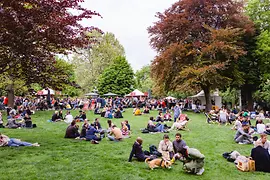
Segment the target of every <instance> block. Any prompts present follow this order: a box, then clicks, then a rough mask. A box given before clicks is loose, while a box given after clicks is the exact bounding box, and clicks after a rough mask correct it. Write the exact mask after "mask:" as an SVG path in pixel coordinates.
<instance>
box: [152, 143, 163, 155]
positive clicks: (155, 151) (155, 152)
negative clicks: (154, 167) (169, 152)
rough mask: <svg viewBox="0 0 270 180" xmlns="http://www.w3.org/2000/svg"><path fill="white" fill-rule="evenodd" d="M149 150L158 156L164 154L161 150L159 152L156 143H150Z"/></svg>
mask: <svg viewBox="0 0 270 180" xmlns="http://www.w3.org/2000/svg"><path fill="white" fill-rule="evenodd" d="M149 151H150V154H152V155H156V156H158V157H161V156H162V154H161V153H160V152H158V150H157V147H156V146H155V145H150V146H149Z"/></svg>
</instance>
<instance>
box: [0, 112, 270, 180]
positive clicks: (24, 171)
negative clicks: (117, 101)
mask: <svg viewBox="0 0 270 180" xmlns="http://www.w3.org/2000/svg"><path fill="white" fill-rule="evenodd" d="M131 112H132V111H131V110H127V112H125V113H124V114H123V115H124V117H125V118H124V119H127V120H129V122H130V124H131V129H132V137H131V138H130V139H125V140H124V141H123V142H119V143H115V142H110V141H108V140H107V139H103V140H102V141H101V143H100V144H98V145H93V144H91V143H90V142H85V141H79V140H71V139H64V138H63V137H64V134H65V129H66V127H67V125H66V124H65V123H64V122H60V123H49V122H47V120H48V119H50V117H51V114H52V113H53V112H52V111H41V112H37V113H36V114H35V115H33V116H32V119H33V122H34V123H36V124H37V126H38V128H36V129H0V132H2V133H4V134H6V135H8V136H9V137H14V138H19V139H22V140H24V141H29V142H33V143H34V142H39V143H40V144H41V146H40V147H19V148H9V147H4V148H1V149H0V172H1V176H0V179H1V180H3V179H31V180H32V179H115V180H116V179H132V180H135V179H195V178H196V179H229V178H230V179H240V178H241V179H260V180H261V179H270V173H269V174H265V173H259V172H253V173H244V172H240V171H238V170H237V169H236V167H235V166H234V164H233V163H229V162H227V161H226V160H225V159H224V158H223V157H222V153H224V152H230V151H232V150H237V151H239V152H240V153H241V154H243V155H249V154H250V151H251V148H252V146H251V145H238V144H235V143H234V142H233V136H234V133H235V132H234V131H232V130H230V127H229V126H218V125H208V124H206V123H205V118H204V116H203V115H202V114H200V115H198V114H193V113H190V114H189V117H190V119H191V121H190V122H189V128H190V129H191V131H189V132H188V131H182V132H181V133H182V136H183V139H184V140H185V141H186V142H187V144H188V146H189V147H194V148H197V149H199V150H200V151H201V152H202V153H203V154H204V155H205V156H206V163H205V173H204V174H203V175H202V176H195V175H190V174H186V173H185V172H184V171H183V170H182V163H181V162H180V161H178V162H177V164H176V165H174V166H173V168H172V169H170V170H167V169H165V170H163V169H155V170H153V171H151V170H149V169H148V166H147V165H146V164H145V163H143V162H136V161H133V162H131V163H129V162H128V157H129V153H130V150H131V147H132V144H133V143H134V141H135V139H136V137H138V136H140V137H142V138H143V139H144V142H143V147H144V149H146V150H148V147H149V145H150V144H155V145H158V143H159V141H160V140H161V139H162V136H163V134H142V133H141V132H140V128H143V127H145V126H146V124H147V121H148V119H149V117H150V115H143V116H141V117H134V116H133V115H132V113H131ZM151 113H152V114H151V115H152V116H154V117H155V116H156V115H157V112H156V111H152V112H151ZM72 114H73V115H75V114H77V111H73V112H72ZM87 117H88V119H90V120H91V121H92V120H93V119H94V118H95V117H98V116H94V115H93V112H87ZM122 120H123V119H121V120H119V119H113V122H114V123H115V124H116V125H118V126H120V122H121V121H122ZM106 121H107V119H103V118H102V119H101V124H102V126H103V128H107V124H106ZM174 134H175V131H173V132H171V133H170V134H169V135H170V138H171V140H173V138H174Z"/></svg>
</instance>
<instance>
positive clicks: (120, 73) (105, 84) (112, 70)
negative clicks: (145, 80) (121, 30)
mask: <svg viewBox="0 0 270 180" xmlns="http://www.w3.org/2000/svg"><path fill="white" fill-rule="evenodd" d="M134 85H135V81H134V73H133V70H132V68H131V66H130V64H129V63H128V62H127V60H126V58H125V57H123V56H119V57H117V58H116V59H114V60H113V63H112V64H111V65H110V66H109V67H108V68H106V69H105V70H104V72H103V73H102V75H101V76H100V78H99V83H98V91H99V94H105V93H108V92H112V93H115V94H118V95H125V94H128V93H130V92H131V91H132V90H133V86H134Z"/></svg>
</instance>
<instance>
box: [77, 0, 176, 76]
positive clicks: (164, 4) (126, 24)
mask: <svg viewBox="0 0 270 180" xmlns="http://www.w3.org/2000/svg"><path fill="white" fill-rule="evenodd" d="M176 1H177V0H85V2H84V3H83V4H82V6H83V7H85V8H87V9H89V10H92V11H96V12H98V13H100V14H101V16H102V17H103V18H100V17H93V18H92V19H88V20H84V21H83V22H82V24H83V25H85V26H96V27H98V28H99V29H101V30H102V31H103V32H111V33H113V34H115V36H116V38H117V39H118V40H119V41H120V43H121V44H122V45H123V46H124V48H125V52H126V57H127V60H128V62H129V63H130V64H131V66H132V68H133V70H134V71H137V70H139V69H140V68H141V67H143V66H144V65H147V64H150V62H151V60H153V59H154V57H155V55H156V52H155V51H154V50H153V49H152V48H151V46H150V44H149V42H150V39H149V34H148V32H147V28H148V27H149V26H152V25H153V23H154V22H156V21H157V20H158V19H157V18H156V17H155V15H156V13H157V12H164V11H165V9H167V8H169V7H170V6H171V5H172V4H173V3H174V2H176Z"/></svg>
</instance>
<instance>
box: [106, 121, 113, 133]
mask: <svg viewBox="0 0 270 180" xmlns="http://www.w3.org/2000/svg"><path fill="white" fill-rule="evenodd" d="M107 123H108V129H107V133H110V132H111V131H112V127H113V125H114V124H113V123H112V120H110V119H109V120H108V121H107Z"/></svg>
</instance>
